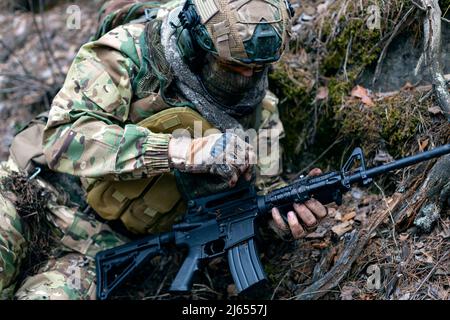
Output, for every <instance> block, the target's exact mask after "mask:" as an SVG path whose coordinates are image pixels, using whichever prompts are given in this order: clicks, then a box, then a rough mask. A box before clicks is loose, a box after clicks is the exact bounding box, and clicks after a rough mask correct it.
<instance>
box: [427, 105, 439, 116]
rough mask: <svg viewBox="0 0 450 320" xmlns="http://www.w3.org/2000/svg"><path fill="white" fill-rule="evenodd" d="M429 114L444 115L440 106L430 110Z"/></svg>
mask: <svg viewBox="0 0 450 320" xmlns="http://www.w3.org/2000/svg"><path fill="white" fill-rule="evenodd" d="M428 112H429V113H431V114H434V115H437V114H440V113H442V110H441V108H439V107H438V106H434V107H430V108H428Z"/></svg>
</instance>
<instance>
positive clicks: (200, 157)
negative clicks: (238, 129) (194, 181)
mask: <svg viewBox="0 0 450 320" xmlns="http://www.w3.org/2000/svg"><path fill="white" fill-rule="evenodd" d="M253 150H254V149H253V147H252V145H251V144H249V143H247V142H245V141H244V140H243V139H241V138H240V137H239V136H238V135H236V134H234V133H229V132H227V133H216V134H211V135H208V136H206V137H202V138H197V139H191V138H190V137H188V136H180V137H172V138H171V139H170V142H169V164H170V166H171V167H172V168H175V169H178V170H180V171H182V172H191V173H210V174H214V175H218V176H220V177H221V178H223V179H224V180H225V181H227V182H228V184H229V186H230V187H233V186H234V185H235V184H236V183H237V181H238V179H239V176H240V175H244V177H245V179H247V180H250V179H251V177H252V173H251V166H252V165H253V164H256V155H255V153H254V151H253Z"/></svg>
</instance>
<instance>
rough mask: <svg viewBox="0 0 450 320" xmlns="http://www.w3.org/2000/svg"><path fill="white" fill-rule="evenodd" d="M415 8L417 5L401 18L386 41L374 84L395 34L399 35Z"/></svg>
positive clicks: (374, 77)
mask: <svg viewBox="0 0 450 320" xmlns="http://www.w3.org/2000/svg"><path fill="white" fill-rule="evenodd" d="M414 10H415V7H411V8H409V10H408V11H407V12H406V13H405V15H404V16H403V18H402V19H401V20H400V22H399V23H397V25H396V26H395V28H394V30H393V31H392V33H391V36H390V37H389V39H388V40H387V41H386V44H385V45H384V47H383V50H382V51H381V53H380V56H379V57H378V62H377V67H376V69H375V74H374V76H373V80H372V85H373V86H375V83H376V82H377V80H378V78H379V77H380V73H381V66H382V62H383V60H384V58H385V56H386V53H387V49H388V47H389V45H390V44H391V42H392V40H394V38H395V36H397V34H398V32H399V31H400V29H401V28H402V27H403V24H404V23H405V21H406V20H407V19H408V18H409V16H410V15H411V14H412V13H413V12H414Z"/></svg>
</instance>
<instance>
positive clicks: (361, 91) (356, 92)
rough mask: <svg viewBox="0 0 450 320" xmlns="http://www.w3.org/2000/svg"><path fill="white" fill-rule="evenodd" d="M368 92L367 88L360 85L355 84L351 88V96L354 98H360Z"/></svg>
mask: <svg viewBox="0 0 450 320" xmlns="http://www.w3.org/2000/svg"><path fill="white" fill-rule="evenodd" d="M368 94H369V93H368V92H367V89H366V88H364V87H361V86H356V87H354V88H353V89H352V97H355V98H362V97H364V96H367V95H368Z"/></svg>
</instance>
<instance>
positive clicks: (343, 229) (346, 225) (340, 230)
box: [331, 221, 352, 237]
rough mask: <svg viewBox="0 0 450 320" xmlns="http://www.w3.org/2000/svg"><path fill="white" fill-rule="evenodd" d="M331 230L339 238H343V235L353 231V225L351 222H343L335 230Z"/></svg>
mask: <svg viewBox="0 0 450 320" xmlns="http://www.w3.org/2000/svg"><path fill="white" fill-rule="evenodd" d="M331 230H332V231H333V232H334V233H335V234H336V235H337V236H338V237H340V236H342V235H343V234H345V233H347V232H348V231H350V230H352V224H351V223H350V222H349V221H345V222H342V223H340V224H338V225H336V226H334V227H333V228H331Z"/></svg>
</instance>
